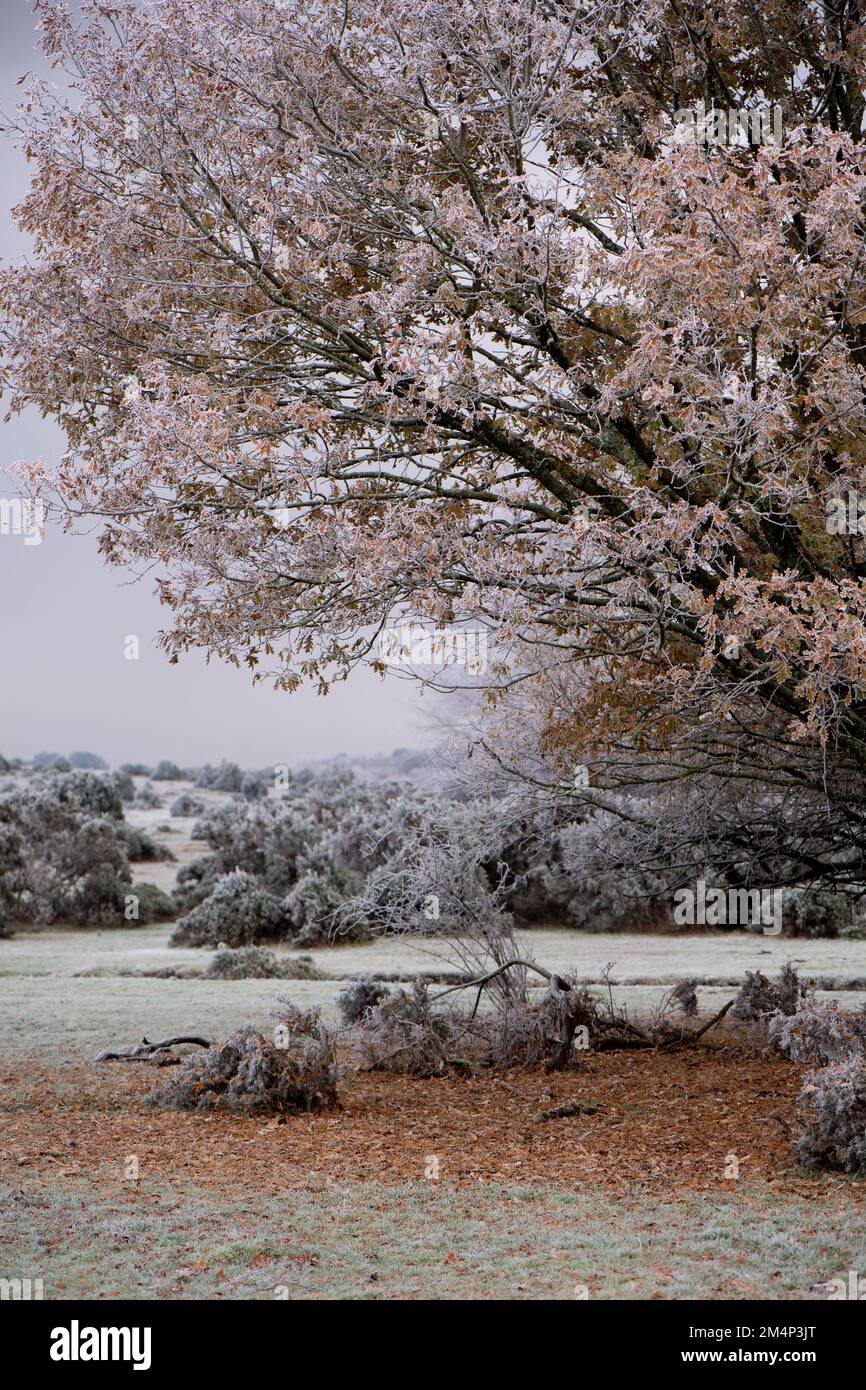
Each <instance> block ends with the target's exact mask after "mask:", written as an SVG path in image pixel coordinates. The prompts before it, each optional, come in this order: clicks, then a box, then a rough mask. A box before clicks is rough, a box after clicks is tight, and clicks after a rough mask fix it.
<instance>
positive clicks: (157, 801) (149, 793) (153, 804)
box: [135, 782, 162, 811]
mask: <svg viewBox="0 0 866 1390" xmlns="http://www.w3.org/2000/svg"><path fill="white" fill-rule="evenodd" d="M135 804H136V806H143V807H145V809H146V810H148V811H155V810H157V809H158V807H160V806H161V805H162V797H160V796H157V794H156V792H155V791H154V789H153V787H152V786H151V784H150V782H145V784H144V786H143V787H139V789H138V791H137V792H136V793H135Z"/></svg>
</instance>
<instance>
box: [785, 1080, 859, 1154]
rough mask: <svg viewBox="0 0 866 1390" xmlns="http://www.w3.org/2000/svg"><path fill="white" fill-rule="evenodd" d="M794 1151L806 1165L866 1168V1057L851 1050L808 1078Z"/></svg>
mask: <svg viewBox="0 0 866 1390" xmlns="http://www.w3.org/2000/svg"><path fill="white" fill-rule="evenodd" d="M797 1118H798V1120H799V1122H800V1125H801V1130H802V1132H801V1134H800V1136H799V1138H798V1139H797V1140H796V1142H795V1144H794V1153H795V1156H796V1158H797V1160H798V1162H800V1163H801V1164H802V1165H803V1167H805V1168H837V1169H842V1170H843V1171H844V1172H846V1173H866V1060H864V1058H863V1056H862V1054H852V1055H851V1056H850V1057H848V1058H846V1060H845V1061H842V1062H833V1063H831V1064H830V1065H829V1066H826V1067H822V1069H821V1070H820V1071H816V1072H810V1073H809V1074H808V1075H807V1076H806V1077H805V1078H804V1081H803V1089H802V1091H801V1092H800V1097H799V1100H798V1103H797Z"/></svg>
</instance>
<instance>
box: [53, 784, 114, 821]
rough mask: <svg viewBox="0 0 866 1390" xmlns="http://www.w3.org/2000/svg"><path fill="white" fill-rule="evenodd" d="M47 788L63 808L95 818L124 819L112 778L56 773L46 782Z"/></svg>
mask: <svg viewBox="0 0 866 1390" xmlns="http://www.w3.org/2000/svg"><path fill="white" fill-rule="evenodd" d="M46 787H47V789H48V790H49V792H50V793H51V795H53V796H54V797H56V798H57V800H58V801H59V802H60V803H61V804H62V805H64V806H74V807H76V808H77V809H78V810H80V811H86V812H89V813H90V814H91V815H93V816H111V817H112V818H113V819H115V820H122V819H123V806H122V804H121V801H120V796H119V795H118V792H117V788H116V787H115V785H114V782H113V780H112V779H111V778H110V777H103V776H101V775H100V774H99V773H97V772H64V773H59V774H58V773H54V774H52V775H51V776H50V777H49V778H48V779H47V782H46Z"/></svg>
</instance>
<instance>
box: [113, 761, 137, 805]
mask: <svg viewBox="0 0 866 1390" xmlns="http://www.w3.org/2000/svg"><path fill="white" fill-rule="evenodd" d="M111 785H112V786H113V787H114V790H115V791H116V792H117V795H118V796H119V797H120V799H121V801H134V800H135V783H134V782H133V780H132V776H131V774H130V773H129V772H125V771H124V770H123V769H122V768H119V769H118V770H117V771H116V772H112V774H111Z"/></svg>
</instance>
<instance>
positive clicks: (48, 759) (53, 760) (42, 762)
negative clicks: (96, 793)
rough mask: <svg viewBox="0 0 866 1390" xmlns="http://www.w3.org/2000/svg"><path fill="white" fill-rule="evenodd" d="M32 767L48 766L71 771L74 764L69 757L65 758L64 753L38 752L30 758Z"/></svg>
mask: <svg viewBox="0 0 866 1390" xmlns="http://www.w3.org/2000/svg"><path fill="white" fill-rule="evenodd" d="M30 765H31V767H35V768H46V767H54V768H58V769H59V770H60V771H63V772H70V771H71V769H72V764H71V763H70V761H69V759H68V758H64V756H63V754H62V753H44V752H43V753H37V754H36V756H35V757H33V758H31V759H30Z"/></svg>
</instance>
